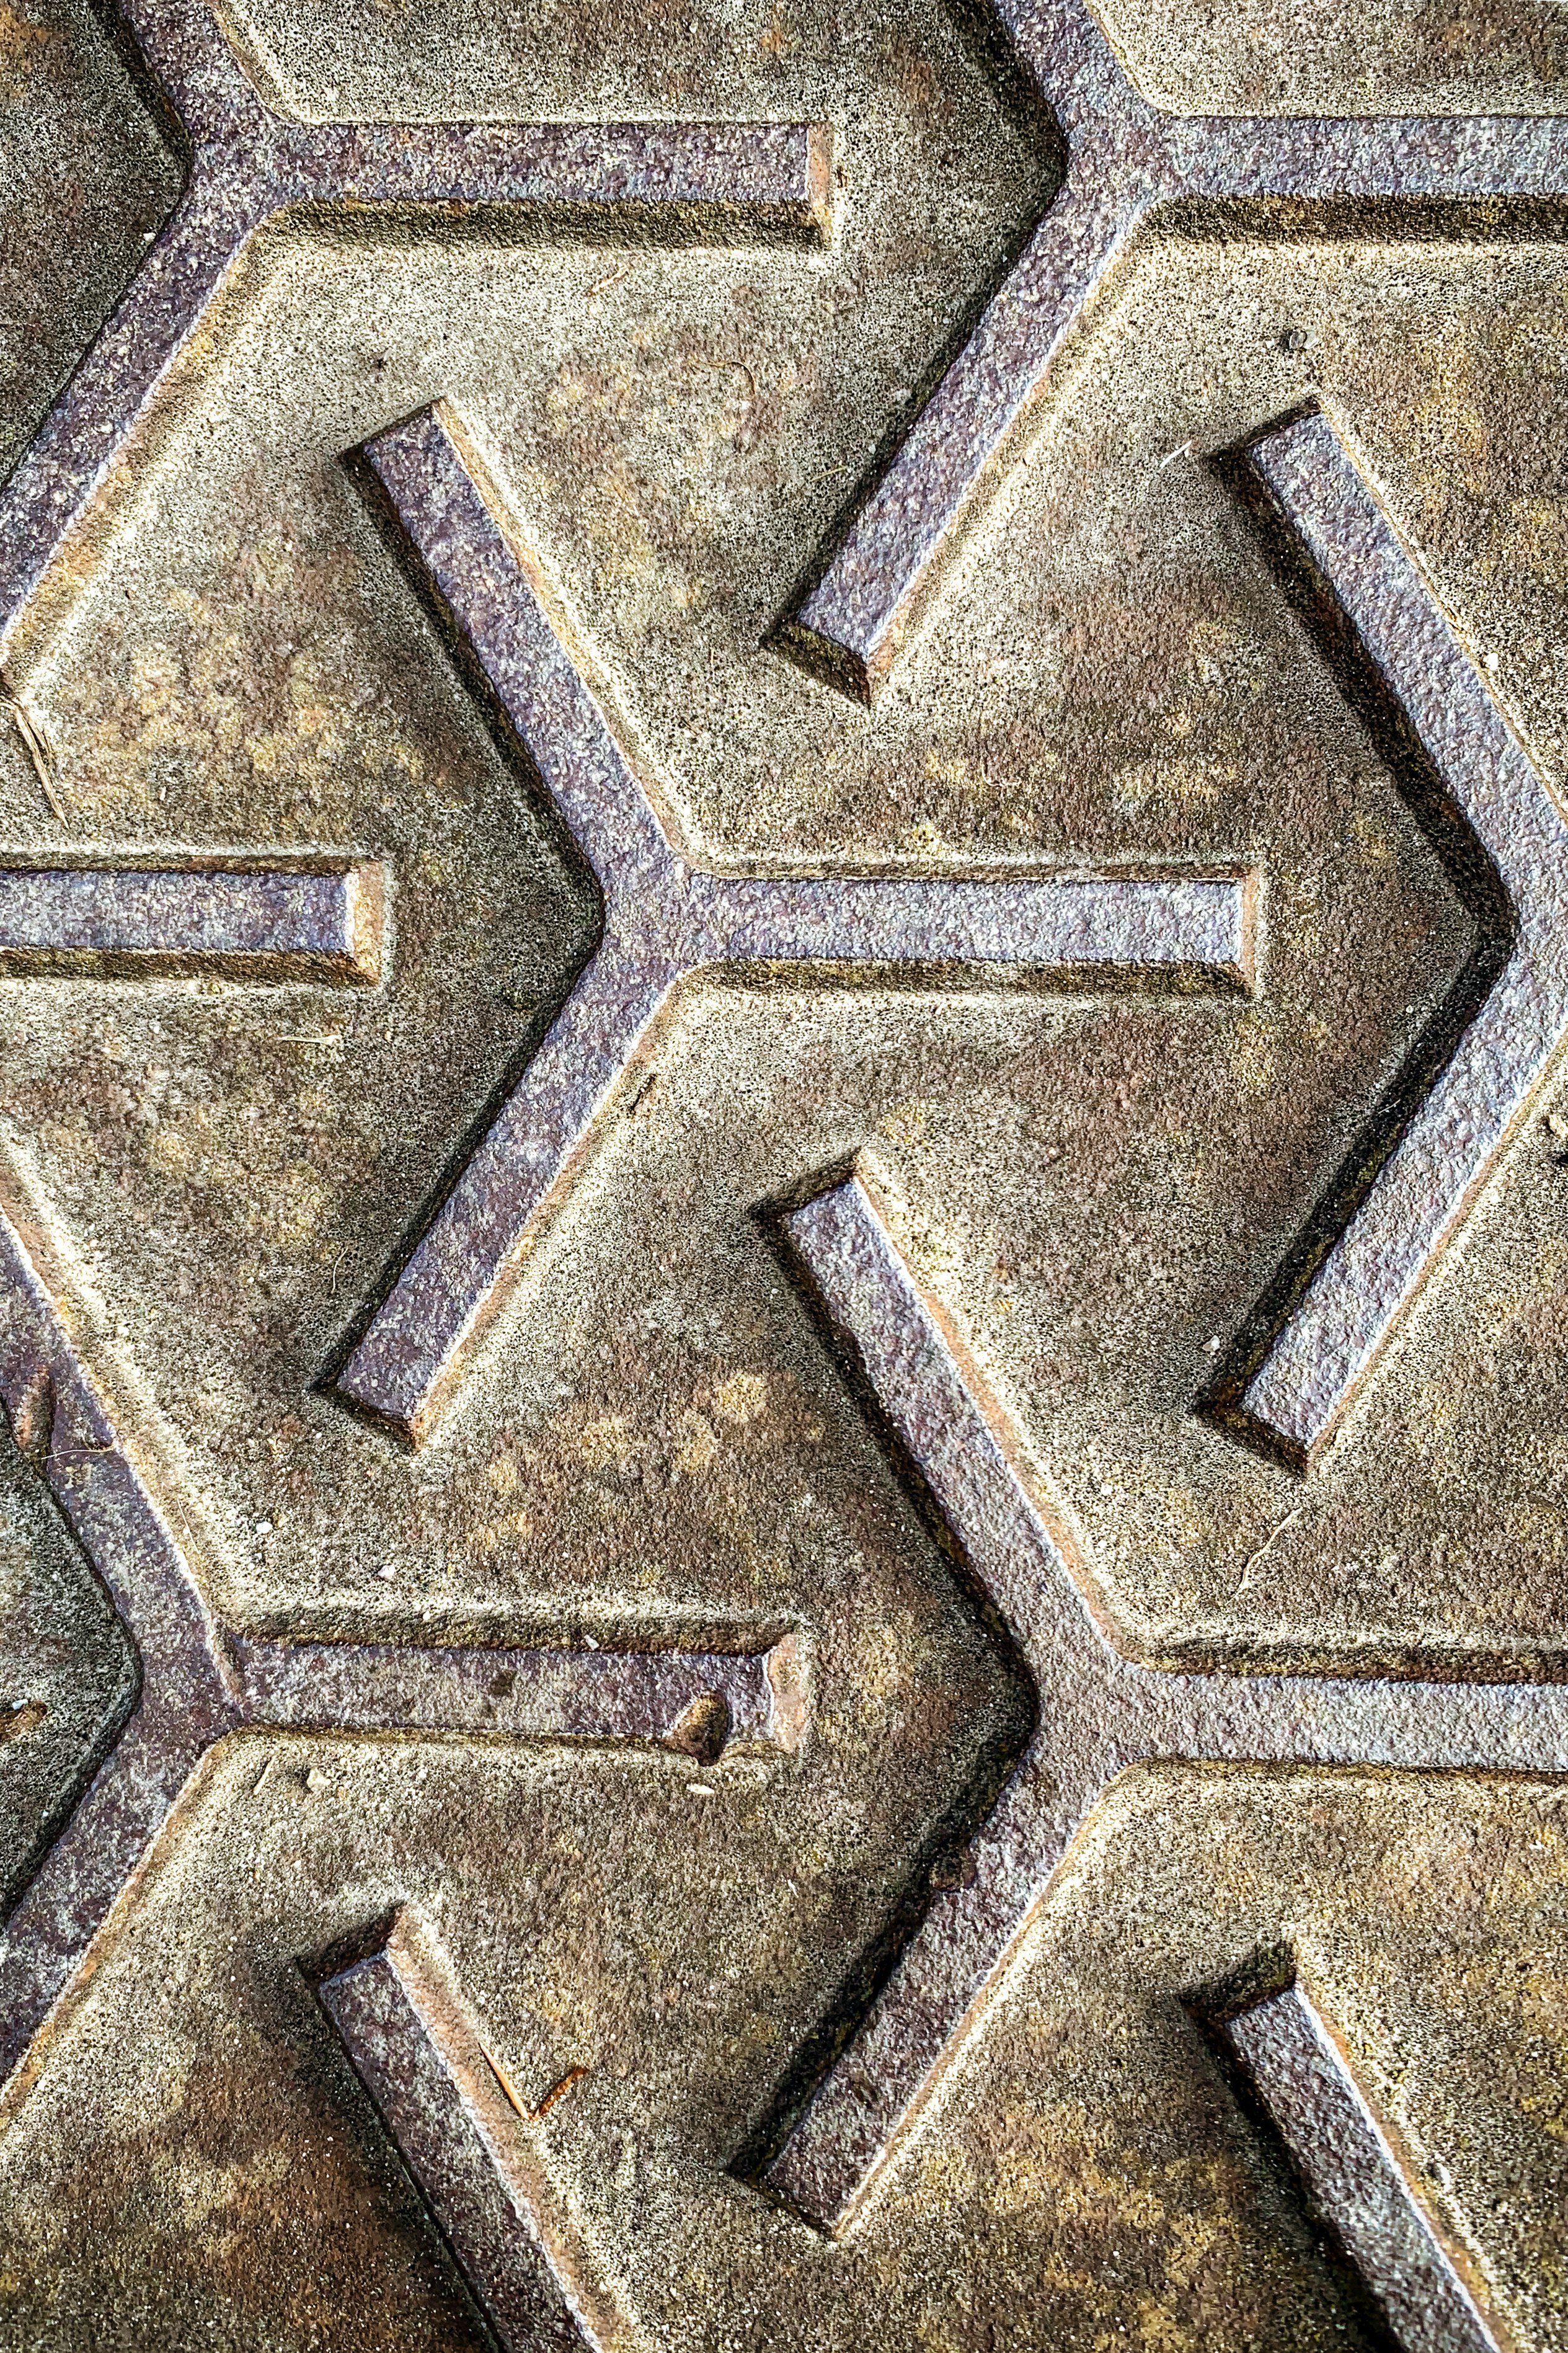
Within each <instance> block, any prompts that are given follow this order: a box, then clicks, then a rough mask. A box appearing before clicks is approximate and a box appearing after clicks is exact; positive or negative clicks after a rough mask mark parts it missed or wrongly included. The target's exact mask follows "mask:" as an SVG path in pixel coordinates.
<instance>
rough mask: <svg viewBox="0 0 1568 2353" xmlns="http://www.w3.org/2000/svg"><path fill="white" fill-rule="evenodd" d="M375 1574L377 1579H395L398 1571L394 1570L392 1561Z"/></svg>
mask: <svg viewBox="0 0 1568 2353" xmlns="http://www.w3.org/2000/svg"><path fill="white" fill-rule="evenodd" d="M375 1573H376V1575H377V1577H395V1576H396V1575H397V1571H396V1570H395V1568H394V1567H393V1566H392V1563H391V1562H390V1561H388V1562H387V1564H386V1566H385V1567H384V1568H378V1569H377V1570H376V1572H375Z"/></svg>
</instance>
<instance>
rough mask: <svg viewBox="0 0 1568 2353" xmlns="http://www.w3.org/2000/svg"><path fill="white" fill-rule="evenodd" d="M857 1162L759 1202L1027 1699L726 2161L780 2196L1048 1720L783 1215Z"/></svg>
mask: <svg viewBox="0 0 1568 2353" xmlns="http://www.w3.org/2000/svg"><path fill="white" fill-rule="evenodd" d="M852 1173H853V1164H852V1162H851V1163H847V1164H844V1165H842V1166H839V1167H838V1168H837V1169H832V1170H826V1171H824V1170H818V1171H817V1172H816V1175H814V1176H812V1177H810V1178H809V1179H807V1180H806V1181H805V1183H804V1184H803V1185H802V1186H801V1187H799V1188H798V1189H796V1190H794V1191H792V1192H790V1193H788V1194H784V1195H780V1196H777V1197H775V1198H773V1199H772V1200H770V1201H768V1202H765V1203H763V1205H762V1206H761V1207H760V1208H758V1209H757V1211H756V1212H755V1213H754V1214H755V1217H756V1219H757V1223H758V1226H759V1228H760V1229H761V1232H762V1235H763V1240H764V1242H765V1244H766V1246H767V1248H768V1250H770V1252H771V1254H772V1256H773V1259H774V1261H775V1262H776V1263H777V1264H778V1265H779V1267H780V1268H781V1269H782V1270H783V1271H784V1276H785V1278H786V1280H787V1281H788V1282H789V1285H790V1288H791V1290H792V1291H793V1292H794V1293H795V1296H796V1298H797V1299H798V1300H799V1301H800V1302H801V1304H802V1306H803V1307H804V1309H805V1314H807V1316H808V1317H809V1319H810V1321H811V1323H812V1324H813V1325H814V1326H815V1328H816V1333H817V1335H818V1337H819V1338H820V1339H821V1341H822V1343H823V1345H824V1347H825V1349H826V1353H827V1356H828V1357H829V1360H830V1362H832V1363H833V1364H834V1365H835V1366H837V1369H838V1372H839V1374H840V1376H841V1377H842V1378H843V1380H844V1383H845V1386H846V1387H847V1389H848V1392H849V1396H850V1398H851V1400H852V1402H853V1403H854V1404H855V1405H856V1406H858V1409H859V1410H860V1412H861V1414H862V1416H863V1418H864V1419H865V1421H866V1424H867V1426H868V1429H869V1430H870V1432H871V1435H872V1437H873V1439H874V1440H876V1442H877V1444H878V1446H879V1449H880V1451H881V1452H882V1455H883V1457H884V1459H885V1460H886V1461H887V1463H888V1466H889V1470H890V1471H891V1472H892V1475H893V1478H894V1481H895V1482H896V1484H897V1486H898V1488H899V1492H900V1495H901V1497H902V1498H903V1499H904V1500H905V1501H906V1502H907V1503H910V1504H912V1505H913V1508H914V1510H915V1513H916V1515H917V1517H918V1518H919V1519H920V1520H921V1524H922V1525H923V1526H924V1527H925V1529H926V1531H927V1533H928V1534H929V1535H931V1537H932V1539H933V1540H934V1542H935V1544H936V1546H937V1547H938V1549H939V1550H940V1552H941V1554H942V1565H943V1567H945V1568H946V1569H947V1570H948V1572H949V1574H950V1575H951V1576H952V1579H953V1582H954V1583H955V1585H956V1586H957V1588H958V1590H959V1593H960V1596H961V1598H962V1599H963V1601H964V1602H965V1603H966V1605H967V1606H968V1609H969V1610H970V1612H971V1615H972V1617H973V1620H974V1622H975V1623H976V1624H977V1625H978V1627H979V1628H980V1630H981V1631H982V1633H983V1634H984V1637H985V1639H986V1641H987V1642H988V1644H989V1646H990V1648H991V1650H992V1651H993V1654H994V1657H995V1658H996V1660H997V1662H998V1663H999V1665H1000V1667H1001V1669H1002V1672H1003V1673H1004V1675H1005V1679H1006V1682H1007V1684H1008V1686H1009V1689H1010V1694H1011V1696H1012V1698H1013V1700H1014V1701H1015V1703H1016V1723H1015V1725H1014V1726H1013V1727H1012V1728H1011V1729H1010V1730H1008V1731H1006V1732H999V1733H998V1734H996V1735H995V1736H994V1737H993V1738H992V1739H991V1740H989V1741H988V1742H986V1743H985V1744H984V1746H983V1747H982V1749H981V1752H980V1755H979V1756H978V1757H977V1758H976V1760H975V1766H974V1769H973V1774H972V1776H971V1778H970V1782H969V1786H968V1788H966V1789H964V1790H963V1791H962V1792H961V1793H960V1794H959V1795H957V1796H956V1797H954V1798H953V1799H952V1800H951V1802H950V1803H949V1805H948V1806H947V1808H946V1809H945V1810H944V1811H943V1812H942V1814H941V1815H939V1816H938V1818H937V1819H936V1820H935V1821H933V1822H932V1823H931V1824H930V1825H929V1826H928V1829H927V1831H926V1834H925V1836H924V1837H923V1839H922V1840H921V1843H920V1846H919V1848H918V1850H917V1852H916V1855H915V1859H914V1863H913V1867H912V1869H911V1871H910V1876H909V1878H908V1880H907V1881H906V1883H905V1885H904V1887H903V1889H902V1891H901V1892H900V1894H897V1895H896V1896H895V1897H894V1899H893V1902H892V1904H891V1905H890V1907H889V1911H888V1914H887V1915H886V1916H885V1918H884V1919H883V1921H882V1923H881V1925H880V1926H879V1928H878V1929H877V1931H876V1932H875V1934H874V1935H873V1936H872V1937H871V1938H870V1940H869V1942H868V1945H866V1946H865V1947H863V1948H862V1950H861V1951H860V1953H859V1954H858V1957H856V1959H855V1960H854V1961H853V1962H852V1963H851V1964H850V1966H849V1968H847V1970H846V1972H845V1974H844V1976H843V1977H842V1978H840V1980H839V1982H838V1985H837V1988H836V1989H835V1990H834V1992H833V1993H832V1994H831V1995H830V1996H829V1998H828V2000H827V2002H826V2006H825V2008H824V2010H823V2013H822V2016H821V2017H820V2019H819V2020H818V2021H817V2023H816V2026H814V2027H813V2028H811V2029H810V2030H809V2031H808V2032H807V2033H806V2035H805V2038H804V2039H803V2040H802V2041H801V2042H799V2043H798V2044H797V2045H796V2048H795V2052H794V2055H793V2056H792V2058H791V2059H790V2061H789V2063H788V2064H787V2065H786V2067H785V2069H784V2073H783V2075H782V2077H781V2079H780V2081H779V2083H778V2084H777V2085H776V2087H775V2089H774V2091H773V2095H772V2097H771V2099H770V2100H769V2102H768V2104H767V2106H766V2108H765V2109H764V2111H763V2116H762V2117H761V2119H760V2120H759V2122H758V2124H757V2125H756V2126H754V2127H753V2129H752V2132H751V2133H749V2134H748V2135H747V2137H746V2138H745V2140H744V2141H743V2142H742V2146H741V2147H740V2148H739V2149H737V2151H736V2153H735V2154H734V2156H733V2157H732V2158H731V2160H730V2163H729V2166H728V2168H727V2169H728V2171H729V2172H730V2173H731V2175H732V2176H733V2177H735V2178H736V2179H739V2180H742V2181H744V2182H746V2183H747V2184H749V2185H750V2186H751V2187H752V2188H755V2189H763V2190H764V2191H765V2192H766V2194H767V2195H769V2196H770V2197H773V2198H775V2199H778V2202H780V2203H781V2204H782V2203H787V2202H788V2201H787V2200H783V2199H780V2198H779V2194H778V2192H776V2191H775V2190H773V2189H771V2188H770V2187H769V2185H768V2184H767V2183H766V2182H765V2180H764V2179H763V2176H764V2175H765V2174H766V2172H767V2170H768V2168H769V2167H770V2166H771V2165H772V2164H773V2161H774V2159H775V2158H777V2157H778V2155H779V2154H780V2152H781V2150H782V2149H783V2148H784V2144H785V2142H786V2141H787V2140H788V2138H789V2136H790V2134H791V2133H792V2131H793V2130H794V2128H795V2125H796V2124H797V2123H798V2122H799V2120H800V2117H801V2116H802V2115H803V2114H804V2113H805V2108H806V2107H807V2105H809V2103H810V2101H811V2098H812V2096H813V2094H815V2093H816V2091H817V2089H818V2088H819V2086H820V2085H821V2084H822V2083H823V2082H824V2081H825V2080H826V2077H827V2076H828V2074H829V2073H831V2072H832V2069H833V2067H834V2064H835V2063H836V2062H837V2059H838V2057H839V2056H840V2054H841V2053H842V2052H844V2051H845V2050H846V2049H847V2046H848V2045H849V2043H851V2042H853V2041H854V2038H855V2036H856V2035H857V2033H858V2031H859V2030H860V2028H861V2026H862V2025H863V2024H864V2022H865V2020H866V2017H867V2015H868V2012H869V2010H871V2008H872V2006H873V2004H874V2003H875V2001H876V2000H877V1998H878V1996H879V1994H880V1993H881V1991H882V1989H883V1988H884V1987H885V1986H886V1985H887V1983H888V1981H889V1978H891V1976H892V1974H893V1971H894V1969H895V1968H897V1966H898V1964H899V1961H900V1958H901V1957H902V1956H903V1954H904V1953H905V1951H906V1950H907V1949H908V1947H909V1946H910V1944H911V1943H912V1942H913V1940H914V1938H915V1936H917V1934H918V1933H919V1931H920V1929H921V1926H923V1924H924V1922H925V1920H926V1917H927V1915H928V1914H929V1913H930V1910H931V1904H932V1900H933V1898H934V1896H935V1895H936V1894H937V1893H938V1892H939V1890H940V1889H942V1888H943V1887H952V1886H955V1885H961V1884H962V1883H963V1879H962V1873H963V1862H964V1858H965V1856H966V1855H967V1852H968V1850H969V1847H970V1845H971V1842H972V1841H973V1837H974V1834H975V1832H976V1831H978V1830H980V1829H981V1828H982V1826H983V1825H984V1823H985V1822H986V1821H987V1820H989V1819H990V1817H991V1815H992V1813H993V1812H994V1810H995V1807H996V1805H997V1803H998V1801H999V1800H1000V1799H1001V1797H1002V1795H1003V1792H1004V1791H1005V1788H1007V1785H1008V1783H1009V1782H1010V1781H1011V1779H1012V1778H1013V1776H1014V1774H1015V1773H1016V1770H1017V1767H1018V1765H1019V1763H1020V1761H1021V1760H1022V1758H1023V1757H1025V1756H1026V1753H1027V1751H1028V1749H1029V1747H1030V1746H1031V1744H1032V1743H1033V1741H1034V1738H1035V1734H1036V1729H1037V1725H1038V1722H1039V1706H1040V1703H1039V1693H1038V1689H1037V1685H1036V1683H1035V1678H1034V1675H1033V1673H1032V1672H1031V1671H1030V1668H1029V1664H1028V1661H1027V1659H1026V1655H1025V1652H1024V1651H1023V1648H1022V1646H1021V1645H1020V1643H1019V1641H1018V1640H1017V1637H1016V1635H1015V1633H1014V1631H1013V1629H1012V1628H1011V1626H1010V1625H1009V1624H1008V1622H1007V1620H1006V1619H1005V1617H1004V1616H1003V1614H1002V1612H1001V1610H1000V1609H998V1608H997V1607H996V1604H995V1601H994V1599H993V1598H992V1596H991V1595H990V1594H989V1593H988V1592H987V1591H986V1590H985V1588H984V1585H982V1584H981V1582H980V1580H979V1579H978V1578H977V1577H975V1575H974V1573H973V1568H972V1567H971V1565H970V1562H969V1559H968V1556H966V1554H965V1553H964V1552H963V1547H962V1546H960V1545H959V1543H958V1541H957V1539H956V1538H955V1536H954V1535H953V1533H952V1529H951V1528H950V1526H949V1525H948V1523H947V1520H946V1518H945V1517H944V1515H943V1514H942V1508H941V1506H940V1504H938V1503H937V1501H936V1498H935V1496H934V1495H933V1494H932V1493H931V1488H930V1485H929V1484H928V1482H927V1481H926V1478H925V1476H924V1473H923V1472H921V1470H920V1469H919V1467H918V1465H917V1464H916V1463H915V1462H914V1461H912V1459H911V1458H910V1453H909V1451H908V1449H907V1447H906V1446H905V1444H904V1441H903V1440H902V1439H901V1438H900V1435H899V1433H898V1430H896V1429H895V1428H894V1426H893V1423H892V1421H891V1419H889V1415H888V1413H887V1412H886V1410H885V1409H884V1408H883V1406H882V1404H881V1401H880V1399H879V1398H878V1396H877V1393H876V1391H875V1389H874V1388H873V1387H872V1385H871V1382H870V1379H869V1377H868V1374H867V1371H866V1368H865V1365H864V1363H863V1362H862V1360H861V1357H860V1355H859V1352H858V1349H856V1348H855V1347H854V1346H853V1345H851V1344H850V1343H849V1342H848V1341H847V1338H846V1335H844V1334H843V1333H841V1332H840V1331H839V1329H838V1327H837V1325H836V1324H834V1322H833V1320H832V1318H831V1316H830V1315H829V1314H828V1311H827V1308H826V1304H825V1303H824V1302H823V1299H822V1296H821V1294H820V1293H819V1292H818V1290H817V1287H816V1283H815V1282H814V1281H813V1280H812V1279H811V1275H810V1271H809V1269H807V1268H806V1267H805V1264H804V1261H802V1259H801V1256H800V1254H799V1252H798V1251H797V1250H795V1246H794V1244H793V1243H792V1242H791V1240H790V1239H789V1236H788V1233H787V1231H786V1229H785V1226H784V1219H785V1218H786V1217H787V1216H788V1214H789V1212H790V1210H791V1209H793V1208H803V1207H804V1206H805V1204H806V1203H807V1202H809V1201H811V1200H814V1199H816V1198H817V1197H818V1196H819V1195H820V1194H821V1193H822V1192H824V1191H825V1190H826V1189H827V1187H829V1186H831V1185H832V1184H833V1183H835V1182H837V1181H841V1180H842V1179H843V1178H845V1177H847V1176H850V1175H851V1174H852ZM792 2211H795V2210H793V2209H792ZM801 2219H802V2220H803V2221H807V2222H809V2223H811V2225H812V2227H813V2228H814V2229H816V2230H818V2231H820V2230H821V2229H822V2223H821V2221H820V2218H818V2217H816V2216H813V2215H809V2214H805V2215H802V2217H801Z"/></svg>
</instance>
